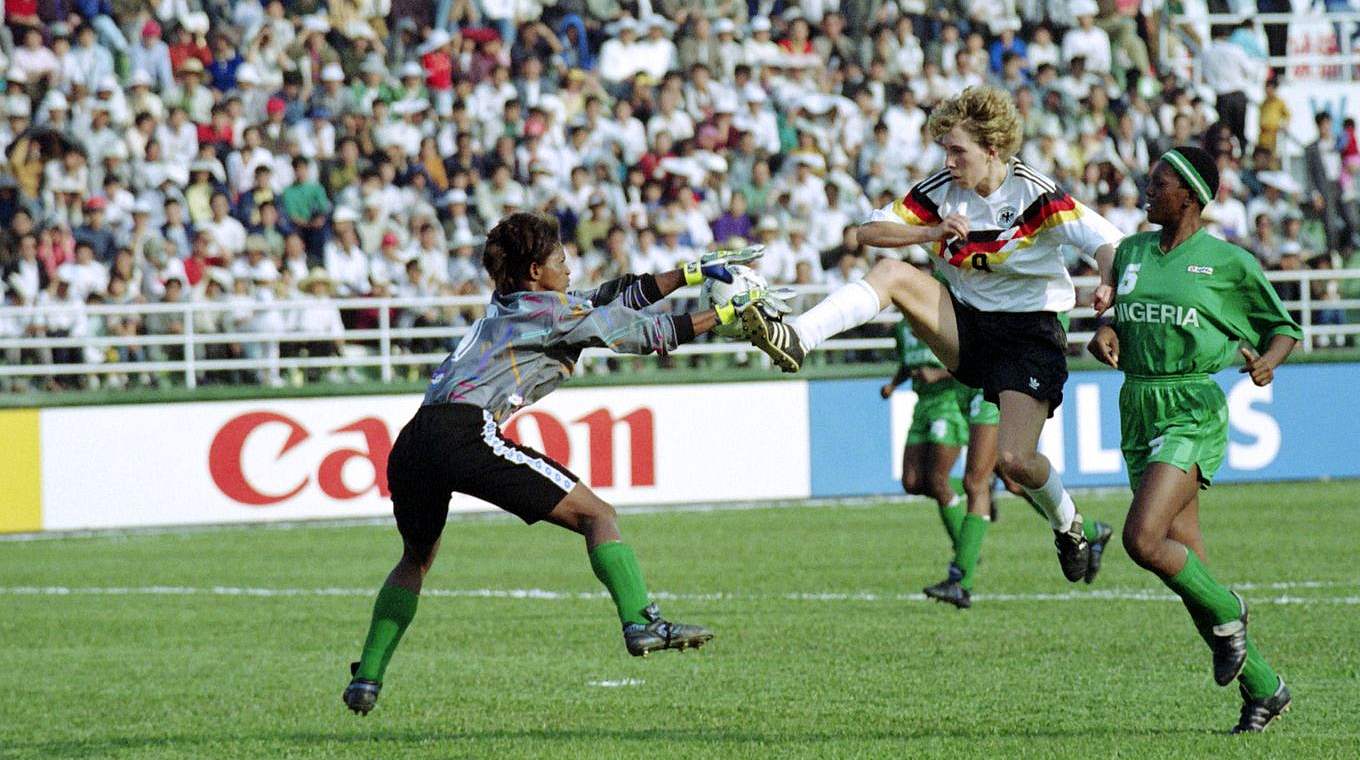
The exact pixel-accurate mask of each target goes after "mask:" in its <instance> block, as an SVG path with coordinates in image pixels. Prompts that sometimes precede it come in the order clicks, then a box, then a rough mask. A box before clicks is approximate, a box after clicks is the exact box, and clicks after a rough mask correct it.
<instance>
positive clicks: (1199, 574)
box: [1162, 548, 1242, 625]
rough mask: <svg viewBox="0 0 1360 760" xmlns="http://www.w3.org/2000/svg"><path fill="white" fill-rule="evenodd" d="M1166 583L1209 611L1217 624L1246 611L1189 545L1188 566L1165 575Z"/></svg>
mask: <svg viewBox="0 0 1360 760" xmlns="http://www.w3.org/2000/svg"><path fill="white" fill-rule="evenodd" d="M1162 583H1165V584H1166V585H1167V586H1168V587H1169V588H1170V589H1171V590H1172V591H1175V592H1176V593H1177V594H1179V595H1180V597H1181V599H1183V600H1185V603H1186V606H1187V607H1188V606H1190V604H1191V603H1192V602H1193V603H1194V604H1195V605H1196V606H1198V607H1199V608H1200V609H1202V610H1204V611H1206V612H1207V613H1208V614H1209V615H1210V617H1211V618H1212V620H1213V624H1214V625H1219V624H1221V623H1226V622H1228V621H1229V620H1236V619H1237V618H1238V617H1240V616H1241V615H1242V607H1241V605H1239V604H1238V602H1237V597H1235V596H1233V594H1232V592H1231V591H1229V590H1228V587H1227V586H1224V585H1223V584H1221V583H1219V582H1218V581H1216V580H1214V579H1213V576H1211V575H1209V570H1208V568H1206V567H1205V566H1204V564H1203V563H1201V562H1200V561H1199V557H1197V556H1195V553H1194V552H1192V551H1190V550H1189V549H1188V548H1187V549H1186V550H1185V567H1183V568H1181V571H1180V572H1179V573H1176V574H1175V575H1173V576H1171V577H1170V578H1165V577H1164V578H1162Z"/></svg>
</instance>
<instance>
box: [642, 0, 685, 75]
mask: <svg viewBox="0 0 1360 760" xmlns="http://www.w3.org/2000/svg"><path fill="white" fill-rule="evenodd" d="M643 25H644V26H645V27H646V28H647V36H646V37H644V38H643V39H642V41H641V42H640V43H638V47H639V48H640V50H639V53H640V55H641V58H642V61H641V66H642V70H643V71H644V72H646V73H647V74H648V75H649V76H651V77H652V79H654V80H656V81H658V82H659V81H661V79H662V78H663V77H665V76H666V72H668V71H675V70H676V68H677V67H678V66H679V60H680V58H679V56H678V55H677V53H676V49H675V43H674V42H671V40H670V37H669V35H670V34H671V32H672V31H673V27H672V25H671V23H670V22H669V21H667V20H666V19H664V18H662V17H661V16H660V15H657V14H653V15H652V16H651V17H649V18H648V19H647V20H646V21H644V22H643Z"/></svg>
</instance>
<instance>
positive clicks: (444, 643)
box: [0, 483, 1360, 760]
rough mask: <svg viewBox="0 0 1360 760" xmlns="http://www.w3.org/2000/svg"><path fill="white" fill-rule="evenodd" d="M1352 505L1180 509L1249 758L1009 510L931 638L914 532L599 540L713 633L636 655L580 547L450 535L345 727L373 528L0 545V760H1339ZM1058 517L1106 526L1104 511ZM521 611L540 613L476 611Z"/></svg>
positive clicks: (1324, 495)
mask: <svg viewBox="0 0 1360 760" xmlns="http://www.w3.org/2000/svg"><path fill="white" fill-rule="evenodd" d="M1358 494H1360V485H1357V484H1355V483H1330V484H1326V483H1313V484H1279V485H1266V486H1259V485H1258V486H1250V487H1247V486H1233V487H1228V486H1224V487H1218V488H1214V489H1213V490H1212V491H1210V492H1209V493H1208V494H1207V495H1206V497H1205V499H1204V503H1203V507H1202V515H1203V520H1204V525H1205V533H1206V535H1207V539H1208V545H1209V552H1210V554H1209V561H1210V568H1211V570H1212V571H1213V572H1214V573H1215V574H1216V575H1217V577H1218V578H1219V579H1220V580H1223V581H1225V582H1227V583H1229V584H1232V585H1233V586H1234V587H1236V588H1238V589H1239V590H1241V591H1242V592H1243V594H1244V595H1245V597H1246V598H1247V600H1248V601H1249V602H1251V603H1252V629H1251V630H1252V633H1253V635H1254V636H1256V637H1257V639H1258V641H1259V643H1260V645H1261V648H1262V650H1263V651H1264V652H1265V654H1266V656H1267V657H1268V658H1270V660H1271V661H1272V663H1273V664H1274V665H1275V666H1276V667H1277V669H1278V670H1279V671H1280V672H1281V673H1282V674H1283V675H1284V677H1285V678H1286V679H1287V680H1288V682H1289V684H1290V686H1291V687H1292V689H1293V692H1294V709H1293V710H1292V711H1291V712H1290V713H1289V714H1287V715H1285V716H1284V718H1283V719H1281V720H1280V721H1278V722H1277V723H1275V724H1274V725H1273V726H1272V727H1271V729H1270V730H1269V731H1268V732H1267V733H1266V734H1265V735H1262V736H1254V737H1230V736H1226V735H1225V731H1226V729H1228V728H1229V727H1230V726H1231V725H1232V724H1233V723H1234V722H1235V720H1236V717H1237V709H1238V704H1239V700H1238V695H1237V692H1236V689H1235V688H1231V687H1230V688H1227V689H1219V688H1216V687H1215V686H1214V685H1213V682H1212V678H1211V675H1210V659H1209V653H1208V651H1207V650H1206V649H1205V647H1204V646H1203V644H1202V643H1201V642H1200V641H1199V639H1198V638H1197V637H1196V635H1195V632H1194V629H1193V627H1192V626H1191V623H1190V620H1189V618H1188V616H1187V615H1186V614H1185V611H1184V609H1183V608H1182V607H1181V605H1180V604H1179V603H1178V602H1176V601H1174V600H1173V599H1172V598H1171V597H1170V596H1169V594H1168V592H1167V591H1166V589H1165V588H1164V587H1163V586H1161V584H1159V583H1158V582H1157V581H1156V579H1155V578H1153V577H1152V576H1150V575H1148V574H1147V573H1144V572H1142V571H1140V570H1138V569H1137V568H1136V567H1134V566H1133V565H1132V563H1131V562H1130V561H1129V560H1128V558H1127V556H1126V555H1125V554H1124V552H1123V550H1122V548H1119V547H1118V545H1117V544H1118V539H1117V538H1116V540H1115V542H1114V544H1115V545H1114V546H1112V549H1111V551H1110V552H1109V553H1108V554H1107V555H1106V564H1105V569H1104V571H1103V574H1102V576H1101V577H1100V579H1099V580H1098V581H1097V583H1096V585H1095V586H1093V587H1087V586H1085V585H1076V586H1074V585H1069V584H1067V583H1065V582H1064V581H1063V580H1062V577H1061V575H1060V573H1059V571H1058V565H1057V561H1056V559H1055V557H1054V553H1053V548H1052V537H1051V534H1050V533H1049V531H1048V530H1047V529H1046V526H1045V525H1044V524H1043V523H1042V522H1041V521H1040V520H1039V519H1038V518H1036V517H1035V516H1034V515H1033V514H1032V513H1031V512H1030V510H1029V508H1028V507H1026V506H1024V505H1023V504H1022V503H1021V502H1019V501H1017V500H1015V499H1006V500H1004V501H1003V502H1002V504H1001V507H1002V520H1001V521H1000V522H999V523H998V524H996V525H994V526H993V527H992V530H991V532H990V533H989V534H988V536H987V541H986V543H985V545H984V546H983V563H982V565H981V568H980V570H979V577H978V582H977V588H976V594H977V596H975V606H974V608H973V609H972V610H971V611H968V612H960V611H956V610H954V609H952V608H948V607H945V606H942V605H939V604H935V603H929V602H926V601H924V600H923V599H922V598H921V597H920V596H919V593H918V592H919V589H920V588H921V587H922V586H923V585H926V584H928V583H931V582H934V581H936V580H939V579H940V577H942V575H943V572H944V568H945V563H946V561H947V555H946V540H945V538H944V533H943V531H942V529H941V528H940V526H939V521H938V518H937V517H936V515H935V511H934V508H933V505H927V504H926V503H925V502H921V501H912V502H901V501H884V502H880V503H874V504H866V505H850V506H847V505H841V506H822V507H806V506H796V507H786V508H778V509H774V508H771V509H754V510H749V511H717V512H660V513H650V514H633V515H625V516H624V517H623V520H622V527H623V531H624V535H625V537H626V538H627V539H628V540H630V541H631V542H632V543H633V545H634V546H635V547H636V549H637V552H638V555H639V556H640V558H641V559H642V562H643V566H644V568H645V570H646V572H647V575H648V581H649V584H650V585H651V587H652V589H653V591H655V592H660V596H661V599H662V609H663V611H664V612H665V613H666V614H667V615H669V616H671V617H674V618H675V619H679V620H684V621H693V622H700V623H705V624H707V625H710V626H712V627H713V628H714V629H715V630H716V631H717V638H716V639H715V640H714V641H713V642H712V644H711V645H710V646H709V647H707V648H705V649H703V650H700V651H698V652H687V653H683V654H677V653H673V652H664V653H659V654H657V655H654V656H652V657H649V658H647V659H646V660H638V659H633V658H630V657H628V656H627V654H626V653H625V651H624V649H623V645H622V641H621V638H620V636H619V631H618V624H617V621H616V618H615V616H614V613H613V609H612V605H611V604H610V603H609V601H608V599H607V597H605V596H604V595H603V594H602V591H601V589H600V587H599V586H598V584H597V583H596V581H595V579H594V577H593V576H592V575H591V572H590V567H589V564H588V562H587V561H586V558H585V555H584V552H583V547H582V544H581V541H580V539H578V538H577V537H575V536H572V535H570V534H568V533H566V532H565V531H562V530H560V529H557V528H554V527H551V526H546V525H543V526H537V527H535V528H532V529H530V528H525V527H523V526H522V525H520V524H519V523H518V522H516V521H513V520H511V519H471V520H456V521H454V522H452V523H450V525H449V528H448V530H447V531H446V532H445V535H444V546H443V551H442V555H441V557H440V559H439V561H438V563H437V564H436V566H435V570H434V572H433V573H432V575H431V577H430V578H429V580H428V582H427V588H428V589H430V590H432V591H436V592H440V593H439V595H430V596H427V597H425V598H424V599H423V600H422V602H421V607H420V612H419V614H418V615H417V617H416V621H415V623H414V624H413V626H412V628H411V630H410V631H409V632H408V634H407V636H406V639H405V641H404V642H403V643H402V647H401V648H400V649H399V650H398V651H397V655H396V657H395V659H394V661H393V664H392V667H391V669H390V670H389V672H388V675H387V683H386V685H385V687H384V689H385V690H384V692H383V695H382V697H381V699H380V700H379V702H378V707H377V709H376V710H375V711H374V712H373V713H372V714H371V715H369V716H368V717H367V718H359V717H357V716H354V715H351V714H350V713H349V712H348V711H346V710H345V709H344V706H343V705H342V704H341V702H340V692H341V690H342V688H343V687H344V684H345V683H346V681H347V679H348V671H347V669H346V665H347V664H348V662H349V661H350V660H351V659H353V658H355V656H356V655H357V653H358V649H359V645H360V643H361V641H362V638H363V635H364V632H365V629H366V626H367V623H368V617H369V611H370V609H371V604H372V596H373V593H374V591H375V590H376V588H377V586H378V585H379V583H380V582H381V581H382V578H383V576H384V574H385V573H386V572H387V570H388V568H389V566H390V564H391V562H392V561H393V560H394V559H395V558H396V553H397V549H398V542H397V538H396V532H395V531H394V530H393V529H392V528H391V527H390V526H361V527H336V526H325V525H316V526H305V527H301V528H295V529H261V528H230V529H212V530H201V531H183V532H167V533H149V534H131V535H97V536H93V537H75V538H64V539H57V540H39V541H32V542H8V541H7V542H0V652H2V653H3V658H4V662H5V669H4V675H5V682H4V687H3V691H4V696H3V698H0V757H4V758H10V757H33V758H49V757H154V758H168V757H177V758H271V757H364V758H388V757H393V758H395V757H402V758H448V757H471V758H509V757H552V758H574V757H580V758H612V757H620V758H622V757H642V756H652V757H696V758H697V757H702V758H709V757H732V758H752V757H779V758H791V757H808V758H828V757H913V758H918V757H949V758H957V757H986V758H1012V757H1059V756H1066V757H1134V758H1138V759H1139V760H1147V759H1148V758H1161V757H1167V758H1186V757H1214V758H1231V757H1290V758H1319V757H1347V758H1353V757H1356V756H1357V755H1358V754H1360V734H1358V733H1357V732H1358V731H1360V563H1358V562H1357V556H1360V555H1357V550H1356V539H1357V536H1360V505H1357V503H1356V497H1357V495H1358ZM1078 501H1079V503H1080V504H1081V505H1082V507H1083V511H1084V512H1085V513H1086V514H1087V515H1088V517H1098V518H1101V519H1105V520H1107V521H1110V522H1113V523H1115V524H1116V525H1117V526H1118V525H1122V519H1121V518H1122V515H1123V511H1124V508H1125V505H1126V501H1127V500H1126V496H1125V494H1123V493H1122V492H1121V493H1116V492H1109V493H1103V494H1089V495H1085V496H1083V497H1081V498H1079V500H1078ZM94 506H96V505H92V508H93V507H94ZM61 589H68V590H69V591H70V592H69V593H62V592H61ZM527 589H538V590H541V591H544V592H552V593H544V594H533V595H523V596H516V595H515V594H511V593H503V592H510V591H513V590H527ZM116 590H124V591H125V592H124V593H114V591H116ZM483 590H485V591H487V592H488V593H482V591H483Z"/></svg>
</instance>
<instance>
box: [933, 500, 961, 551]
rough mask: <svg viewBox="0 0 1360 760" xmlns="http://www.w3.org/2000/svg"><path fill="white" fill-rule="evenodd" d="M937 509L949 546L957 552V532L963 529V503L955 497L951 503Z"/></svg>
mask: <svg viewBox="0 0 1360 760" xmlns="http://www.w3.org/2000/svg"><path fill="white" fill-rule="evenodd" d="M939 509H940V522H942V523H944V529H945V532H947V533H948V534H949V546H950V547H951V548H953V550H954V551H956V552H957V551H958V550H959V531H960V530H962V528H963V502H961V501H960V500H959V497H957V496H955V497H954V500H953V501H951V502H949V503H948V504H945V505H943V506H941V507H940V508H939Z"/></svg>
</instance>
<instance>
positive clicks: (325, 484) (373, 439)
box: [208, 412, 392, 507]
mask: <svg viewBox="0 0 1360 760" xmlns="http://www.w3.org/2000/svg"><path fill="white" fill-rule="evenodd" d="M265 425H286V426H287V427H288V439H287V440H285V441H284V442H283V446H282V447H281V448H280V449H279V453H278V455H277V456H276V457H275V461H276V462H277V461H278V460H280V459H282V458H283V455H284V454H287V453H288V452H289V451H291V450H292V449H293V448H294V447H296V446H297V445H298V444H300V443H302V442H303V441H305V440H307V438H308V437H310V436H311V433H310V432H308V430H307V428H305V427H303V426H302V425H301V424H300V423H299V422H297V421H296V420H294V419H293V418H291V417H289V416H287V415H284V414H278V413H275V412H248V413H246V414H243V415H241V416H239V417H236V418H234V419H232V420H231V421H229V422H228V423H227V424H225V425H223V426H222V429H221V430H219V431H217V435H215V436H213V441H212V445H211V446H210V447H208V472H209V473H210V474H211V475H212V479H213V483H215V484H217V487H218V488H219V489H220V490H221V491H222V493H223V494H225V495H226V496H227V497H228V498H230V499H231V500H233V501H237V502H240V503H242V504H247V505H249V506H252V507H267V506H269V505H271V504H278V503H279V502H283V501H287V500H289V499H291V498H293V497H294V496H297V495H298V494H299V493H301V492H302V489H304V488H306V487H307V483H308V481H309V480H310V478H308V477H304V478H302V480H300V481H299V482H298V484H297V485H296V486H294V487H293V488H292V489H291V490H288V491H285V492H283V493H274V494H270V493H263V492H262V491H260V490H259V489H258V488H256V487H255V486H254V485H252V484H251V482H250V479H249V478H248V477H246V473H245V469H244V468H243V467H242V464H241V453H242V452H243V451H244V450H245V445H246V439H248V438H249V437H250V436H251V434H252V433H254V432H255V431H256V430H258V429H260V428H261V427H263V426H265ZM336 433H362V434H363V436H364V443H365V448H366V449H367V451H360V450H358V449H350V448H341V449H336V450H335V451H332V452H330V453H329V454H327V455H326V456H325V458H324V459H322V460H321V464H320V465H319V466H318V467H317V470H316V483H317V485H318V486H320V487H321V492H322V493H324V494H326V495H327V496H329V497H331V498H332V499H339V500H347V499H357V498H358V497H360V496H363V495H364V494H365V493H367V492H368V491H369V490H371V489H372V488H374V487H375V486H376V487H377V489H378V493H380V494H382V495H383V496H384V497H386V496H388V494H389V492H388V490H387V455H388V454H390V453H391V451H392V437H391V435H390V434H388V432H387V425H386V424H385V423H384V422H383V421H382V420H380V419H378V418H377V417H364V418H363V419H361V420H357V421H355V422H352V423H350V424H348V425H345V426H344V427H340V428H336V429H335V430H332V431H331V434H336ZM354 457H363V458H365V459H367V460H368V461H369V462H371V463H372V465H373V473H374V477H373V481H374V482H373V483H371V484H370V485H369V486H367V487H366V488H363V489H362V490H359V491H354V490H351V489H350V488H349V487H348V486H346V485H345V482H344V480H342V479H341V477H340V475H341V473H342V472H343V471H344V469H345V464H346V463H347V462H349V460H350V459H352V458H354Z"/></svg>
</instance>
